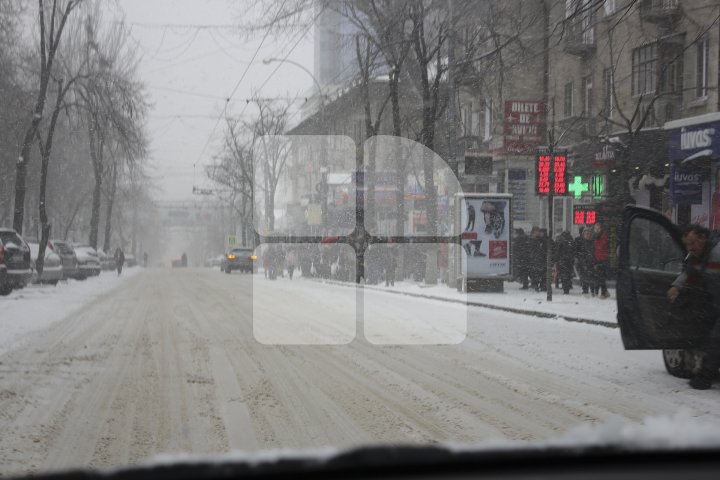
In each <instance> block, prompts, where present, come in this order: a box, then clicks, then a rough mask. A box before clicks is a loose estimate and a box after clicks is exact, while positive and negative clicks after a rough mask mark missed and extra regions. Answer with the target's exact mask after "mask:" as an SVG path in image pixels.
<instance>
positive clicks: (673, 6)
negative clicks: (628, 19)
mask: <svg viewBox="0 0 720 480" xmlns="http://www.w3.org/2000/svg"><path fill="white" fill-rule="evenodd" d="M680 13H681V12H680V0H641V1H640V18H641V19H642V20H643V21H645V22H650V23H672V22H674V21H676V20H678V19H679V18H680Z"/></svg>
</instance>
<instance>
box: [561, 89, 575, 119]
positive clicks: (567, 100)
mask: <svg viewBox="0 0 720 480" xmlns="http://www.w3.org/2000/svg"><path fill="white" fill-rule="evenodd" d="M563 98H564V102H563V114H564V115H565V118H568V117H572V115H573V84H572V82H568V83H566V84H565V95H564V97H563Z"/></svg>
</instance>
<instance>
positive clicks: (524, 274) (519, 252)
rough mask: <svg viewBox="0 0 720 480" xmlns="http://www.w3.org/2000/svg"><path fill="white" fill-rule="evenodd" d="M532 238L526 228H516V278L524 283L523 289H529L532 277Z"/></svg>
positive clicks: (514, 247)
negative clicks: (530, 251)
mask: <svg viewBox="0 0 720 480" xmlns="http://www.w3.org/2000/svg"><path fill="white" fill-rule="evenodd" d="M529 249H530V238H529V237H528V236H527V235H525V230H523V229H522V228H518V229H516V230H515V239H514V243H513V250H514V251H515V254H514V255H513V265H515V279H516V280H517V281H518V282H520V283H521V284H522V289H523V290H527V289H528V288H530V287H529V286H528V283H529V279H530V256H529Z"/></svg>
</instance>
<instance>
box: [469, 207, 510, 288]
mask: <svg viewBox="0 0 720 480" xmlns="http://www.w3.org/2000/svg"><path fill="white" fill-rule="evenodd" d="M460 208H461V219H460V220H461V227H462V233H461V246H462V251H461V266H462V272H463V274H464V275H465V276H467V278H470V279H472V278H485V277H496V276H504V275H509V274H510V232H509V230H510V228H509V224H508V219H509V218H510V217H509V215H510V199H508V198H507V197H498V198H493V197H463V198H462V204H461V206H460Z"/></svg>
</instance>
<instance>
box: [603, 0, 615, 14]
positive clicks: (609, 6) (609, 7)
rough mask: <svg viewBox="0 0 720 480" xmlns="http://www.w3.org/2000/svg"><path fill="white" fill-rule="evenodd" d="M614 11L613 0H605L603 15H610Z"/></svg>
mask: <svg viewBox="0 0 720 480" xmlns="http://www.w3.org/2000/svg"><path fill="white" fill-rule="evenodd" d="M613 13H615V0H605V15H607V16H610V15H612V14H613Z"/></svg>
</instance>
